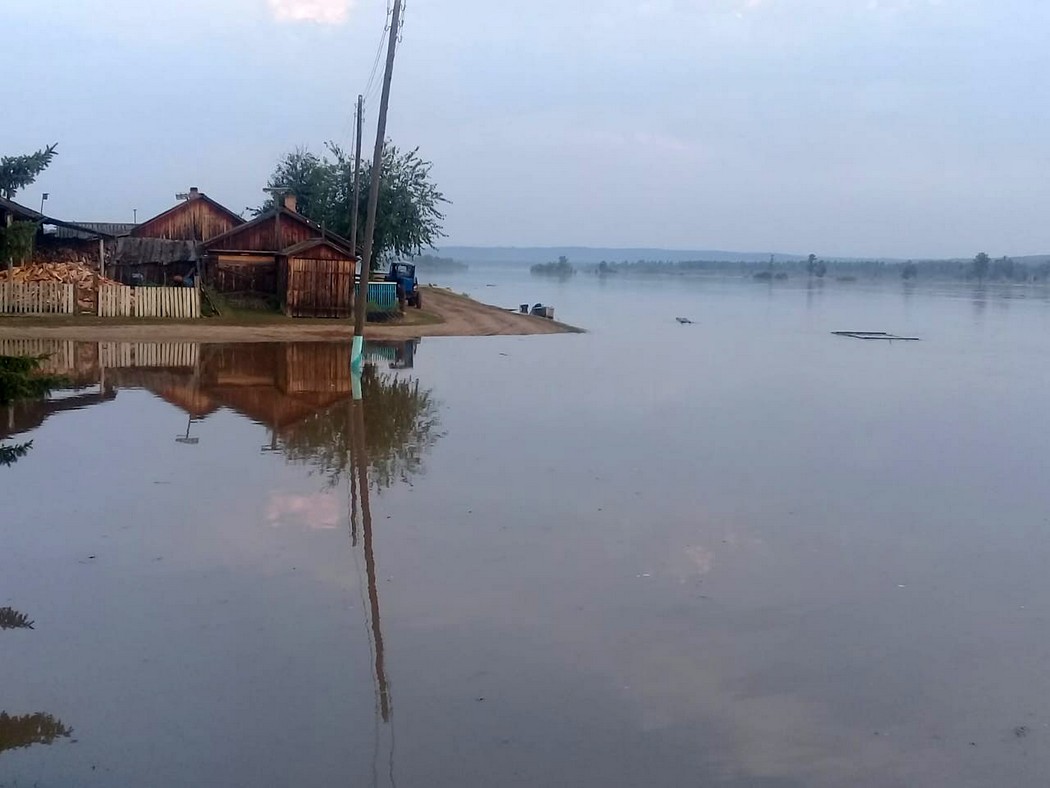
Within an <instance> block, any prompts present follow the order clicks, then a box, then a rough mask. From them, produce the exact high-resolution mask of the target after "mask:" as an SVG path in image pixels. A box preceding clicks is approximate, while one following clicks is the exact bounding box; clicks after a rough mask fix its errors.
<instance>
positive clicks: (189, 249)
mask: <svg viewBox="0 0 1050 788" xmlns="http://www.w3.org/2000/svg"><path fill="white" fill-rule="evenodd" d="M244 223H245V222H244V219H242V218H241V217H240V216H238V215H237V214H235V213H234V212H233V211H231V210H230V209H229V208H226V207H225V206H223V205H220V204H219V203H218V202H216V201H215V200H213V199H211V197H209V196H208V195H206V194H204V193H203V192H202V191H200V190H199V189H197V188H196V187H194V188H192V189H190V191H189V193H188V194H186V195H185V199H184V200H182V202H180V203H179V204H178V205H176V206H174V207H173V208H169V209H168V210H166V211H164V212H163V213H161V214H158V215H157V216H154V217H153V218H152V219H148V220H146V221H145V222H143V223H142V224H140V225H137V226H136V227H135V228H134V229H133V230H131V232H130V233H129V234H128V236H127V237H124V238H120V239H118V241H117V245H116V253H115V255H114V257H113V260H112V264H111V266H110V269H111V270H110V276H111V277H112V278H113V279H116V280H118V281H120V282H124V283H125V284H160V285H165V284H171V283H173V282H179V281H182V280H184V279H185V278H186V277H188V276H194V275H196V274H197V273H198V270H199V266H200V260H201V244H203V243H204V242H205V241H209V240H211V239H212V238H214V237H215V236H217V235H222V234H223V233H225V232H228V231H229V230H232V229H234V228H235V227H238V226H239V225H242V224H244Z"/></svg>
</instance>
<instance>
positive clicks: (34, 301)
mask: <svg viewBox="0 0 1050 788" xmlns="http://www.w3.org/2000/svg"><path fill="white" fill-rule="evenodd" d="M73 290H74V285H71V284H68V285H67V284H63V283H61V282H0V314H4V315H72V314H74V311H75V308H76V305H75V302H76V299H75V297H74V292H73Z"/></svg>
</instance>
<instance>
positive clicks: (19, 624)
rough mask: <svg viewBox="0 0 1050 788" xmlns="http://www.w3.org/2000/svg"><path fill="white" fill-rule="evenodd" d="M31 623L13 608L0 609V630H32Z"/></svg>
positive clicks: (27, 617) (23, 614) (25, 616)
mask: <svg viewBox="0 0 1050 788" xmlns="http://www.w3.org/2000/svg"><path fill="white" fill-rule="evenodd" d="M32 628H33V622H32V621H30V620H29V616H27V615H26V614H25V613H19V612H18V611H17V610H15V609H14V608H10V607H0V629H32Z"/></svg>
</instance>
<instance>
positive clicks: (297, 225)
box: [204, 195, 357, 317]
mask: <svg viewBox="0 0 1050 788" xmlns="http://www.w3.org/2000/svg"><path fill="white" fill-rule="evenodd" d="M204 250H205V280H206V281H207V282H209V283H210V284H212V285H213V286H214V287H215V288H216V289H218V290H220V291H222V292H226V293H253V294H257V295H265V296H273V297H275V298H277V299H278V300H279V301H280V303H281V306H282V308H283V309H284V310H285V312H286V313H287V314H289V315H291V316H293V317H349V316H350V313H351V304H352V302H353V295H352V292H353V283H354V278H355V276H356V266H357V262H356V257H355V255H354V253H353V248H352V245H351V244H350V242H349V241H348V240H346V239H345V238H342V237H340V236H338V235H335V234H334V233H329V232H326V231H325V229H324V228H323V227H321V226H320V225H318V224H317V223H315V222H313V221H311V220H309V219H307V218H306V217H305V216H303V215H302V214H301V213H299V212H298V211H297V210H296V199H295V196H294V195H286V196H285V198H284V201H283V202H282V203H281V204H280V205H278V206H277V207H275V208H272V209H271V210H269V211H267V212H265V213H263V214H261V215H259V216H257V217H256V218H255V219H253V220H252V221H250V222H247V223H246V224H243V225H241V226H239V227H235V228H233V229H231V230H229V231H228V232H226V233H223V234H222V235H220V236H218V237H216V238H213V239H211V240H210V241H208V242H206V243H205V244H204Z"/></svg>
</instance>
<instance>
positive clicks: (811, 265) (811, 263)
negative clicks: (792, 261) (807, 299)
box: [771, 252, 817, 276]
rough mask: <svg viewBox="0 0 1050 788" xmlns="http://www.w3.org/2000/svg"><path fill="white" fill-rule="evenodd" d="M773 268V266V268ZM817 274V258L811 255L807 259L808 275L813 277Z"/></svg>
mask: <svg viewBox="0 0 1050 788" xmlns="http://www.w3.org/2000/svg"><path fill="white" fill-rule="evenodd" d="M771 267H772V266H771ZM816 272H817V256H816V255H815V254H813V253H812V252H811V253H810V255H809V257H808V258H806V273H807V274H809V275H810V276H813V274H815V273H816Z"/></svg>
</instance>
